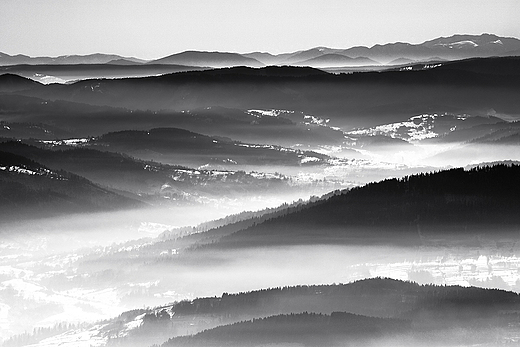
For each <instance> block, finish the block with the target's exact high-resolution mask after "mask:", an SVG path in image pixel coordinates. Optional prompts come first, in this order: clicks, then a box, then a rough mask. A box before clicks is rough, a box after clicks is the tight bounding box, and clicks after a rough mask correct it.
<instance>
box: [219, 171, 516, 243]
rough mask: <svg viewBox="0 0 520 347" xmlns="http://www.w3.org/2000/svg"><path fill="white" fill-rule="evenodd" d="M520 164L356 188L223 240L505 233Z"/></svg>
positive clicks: (372, 239)
mask: <svg viewBox="0 0 520 347" xmlns="http://www.w3.org/2000/svg"><path fill="white" fill-rule="evenodd" d="M519 194H520V166H518V165H514V164H513V165H510V166H508V165H495V166H492V167H477V168H473V169H471V170H468V171H465V170H464V169H451V170H447V171H441V172H435V173H423V174H418V175H414V176H409V177H405V178H403V179H388V180H385V181H381V182H377V183H371V184H368V185H366V186H363V187H360V188H355V189H352V190H350V191H348V192H346V193H344V194H341V195H336V196H332V197H331V198H329V199H328V200H325V201H318V202H316V203H312V204H309V205H308V206H307V207H306V208H303V209H301V210H300V211H296V212H292V213H290V214H287V215H285V216H282V217H278V218H275V219H272V220H268V221H265V222H263V223H261V224H258V225H256V226H252V227H250V228H248V229H245V230H242V231H238V232H236V233H234V234H232V235H229V236H225V237H223V238H221V239H220V242H219V243H218V244H216V245H214V246H215V247H250V246H257V245H266V244H269V245H280V244H308V243H313V244H315V243H354V244H355V243H358V242H360V243H366V242H368V243H392V244H400V245H405V244H409V243H412V244H420V243H421V242H422V241H423V238H424V237H426V238H427V237H430V236H433V235H437V236H439V235H444V236H450V235H451V236H461V235H465V236H468V235H476V234H483V235H485V236H487V237H499V236H500V235H501V233H502V232H506V233H511V232H515V231H517V230H518V226H519V225H520V215H519V214H518V211H519V210H520V199H518V196H520V195H519Z"/></svg>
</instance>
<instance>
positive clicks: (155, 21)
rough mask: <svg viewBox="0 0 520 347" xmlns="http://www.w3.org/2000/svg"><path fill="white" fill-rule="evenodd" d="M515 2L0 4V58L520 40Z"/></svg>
mask: <svg viewBox="0 0 520 347" xmlns="http://www.w3.org/2000/svg"><path fill="white" fill-rule="evenodd" d="M519 16H520V1H519V0H493V1H492V0H436V1H431V0H427V1H426V0H425V1H423V0H0V52H4V53H8V54H18V53H21V54H27V55H31V56H39V55H46V56H56V55H65V54H89V53H95V52H101V53H115V54H120V55H124V56H136V57H140V58H145V59H150V58H158V57H163V56H166V55H169V54H173V53H177V52H181V51H184V50H189V49H195V50H207V51H214V50H219V51H231V52H242V53H245V52H251V51H269V52H272V53H281V52H287V51H295V50H300V49H307V48H312V47H316V46H327V47H334V48H348V47H351V46H354V45H365V46H372V45H374V44H377V43H381V44H384V43H388V42H396V41H405V42H411V43H420V42H423V41H426V40H429V39H433V38H435V37H438V36H450V35H452V34H455V33H469V34H481V33H484V32H487V33H494V34H497V35H500V36H514V37H520V20H519Z"/></svg>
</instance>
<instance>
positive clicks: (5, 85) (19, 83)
mask: <svg viewBox="0 0 520 347" xmlns="http://www.w3.org/2000/svg"><path fill="white" fill-rule="evenodd" d="M37 86H42V84H41V83H38V82H35V81H33V80H31V79H28V78H25V77H22V76H18V75H14V74H10V73H6V74H2V75H0V92H14V91H20V90H25V89H30V88H34V87H37Z"/></svg>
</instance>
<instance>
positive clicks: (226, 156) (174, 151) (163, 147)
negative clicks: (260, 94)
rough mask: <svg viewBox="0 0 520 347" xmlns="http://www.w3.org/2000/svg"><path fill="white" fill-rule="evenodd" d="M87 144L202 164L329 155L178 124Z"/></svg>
mask: <svg viewBox="0 0 520 347" xmlns="http://www.w3.org/2000/svg"><path fill="white" fill-rule="evenodd" d="M86 146H88V147H90V148H97V149H101V150H104V151H112V152H120V153H126V154H129V155H132V156H134V157H137V158H140V159H143V160H155V161H159V162H163V163H170V164H176V165H186V166H191V167H199V166H202V165H210V166H211V165H217V166H218V165H220V166H237V167H240V166H252V165H254V166H301V165H302V164H304V163H306V161H305V160H304V158H305V157H307V156H311V157H313V158H316V160H315V161H312V162H309V163H307V164H306V165H313V164H320V163H324V161H325V159H327V158H328V157H327V156H326V155H323V154H318V153H315V152H304V151H299V150H293V149H288V148H283V147H279V146H273V145H256V144H247V143H242V142H237V141H233V140H230V139H228V138H220V137H211V136H206V135H202V134H198V133H194V132H191V131H187V130H184V129H178V128H155V129H151V130H148V131H130V130H126V131H119V132H113V133H108V134H105V135H102V136H99V137H96V138H93V139H91V140H90V141H89V142H87V144H86Z"/></svg>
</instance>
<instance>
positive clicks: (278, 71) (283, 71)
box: [170, 66, 329, 77]
mask: <svg viewBox="0 0 520 347" xmlns="http://www.w3.org/2000/svg"><path fill="white" fill-rule="evenodd" d="M175 75H189V76H231V75H237V76H264V77H306V76H326V75H329V73H328V72H325V71H322V70H319V69H315V68H312V67H296V66H266V67H262V68H252V67H246V66H237V67H229V68H222V69H212V70H204V71H188V72H180V73H176V74H173V75H170V76H175Z"/></svg>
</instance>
